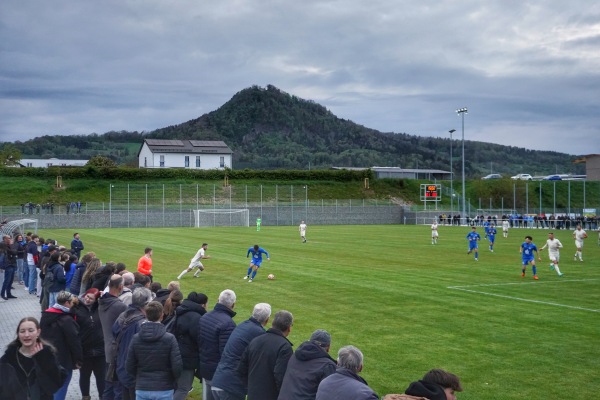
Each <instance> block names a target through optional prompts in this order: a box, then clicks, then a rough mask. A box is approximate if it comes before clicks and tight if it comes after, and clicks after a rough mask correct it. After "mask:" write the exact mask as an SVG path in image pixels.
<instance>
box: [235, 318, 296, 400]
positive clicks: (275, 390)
mask: <svg viewBox="0 0 600 400" xmlns="http://www.w3.org/2000/svg"><path fill="white" fill-rule="evenodd" d="M293 323H294V317H293V316H292V313H290V312H289V311H285V310H282V311H279V312H278V313H277V314H275V318H273V323H272V325H271V329H269V330H268V331H267V333H266V334H264V335H260V336H258V337H257V338H255V339H254V340H252V342H250V344H249V345H248V347H247V348H246V350H245V351H244V354H243V355H242V358H241V360H240V364H239V367H238V371H239V372H240V374H241V376H242V377H243V379H244V380H246V381H247V384H248V400H277V397H278V396H279V390H280V389H281V384H282V382H283V377H284V376H285V371H286V369H287V364H288V362H289V360H290V357H292V354H293V350H292V343H291V342H290V341H289V340H288V339H287V336H288V335H289V334H290V332H291V330H292V325H293Z"/></svg>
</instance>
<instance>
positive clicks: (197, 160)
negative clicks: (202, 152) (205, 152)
mask: <svg viewBox="0 0 600 400" xmlns="http://www.w3.org/2000/svg"><path fill="white" fill-rule="evenodd" d="M196 168H200V156H196Z"/></svg>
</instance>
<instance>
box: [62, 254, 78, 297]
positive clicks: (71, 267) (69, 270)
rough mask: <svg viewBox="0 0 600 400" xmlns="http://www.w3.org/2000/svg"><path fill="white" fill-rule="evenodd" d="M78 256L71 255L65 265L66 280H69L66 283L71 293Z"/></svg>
mask: <svg viewBox="0 0 600 400" xmlns="http://www.w3.org/2000/svg"><path fill="white" fill-rule="evenodd" d="M77 260H78V258H77V256H74V255H73V254H71V256H70V257H69V259H68V260H67V262H66V263H65V265H64V267H65V279H66V280H67V281H66V283H65V287H66V290H68V291H71V282H72V281H73V276H74V275H75V270H76V269H77Z"/></svg>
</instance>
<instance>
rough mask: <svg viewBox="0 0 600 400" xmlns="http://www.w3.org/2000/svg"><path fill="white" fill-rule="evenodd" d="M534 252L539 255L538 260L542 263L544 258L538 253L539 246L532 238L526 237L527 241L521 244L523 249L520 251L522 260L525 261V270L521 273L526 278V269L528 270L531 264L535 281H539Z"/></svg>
mask: <svg viewBox="0 0 600 400" xmlns="http://www.w3.org/2000/svg"><path fill="white" fill-rule="evenodd" d="M534 252H535V254H537V255H538V260H540V261H542V257H540V255H539V253H538V249H537V246H536V245H535V244H534V243H533V238H532V237H531V236H525V241H524V242H523V243H522V244H521V248H520V249H519V253H520V254H521V258H522V260H523V270H522V271H521V276H522V277H525V269H526V268H527V264H531V271H532V272H533V279H535V280H537V279H538V277H537V269H536V267H535V257H534V256H533V253H534Z"/></svg>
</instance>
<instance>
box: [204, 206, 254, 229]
mask: <svg viewBox="0 0 600 400" xmlns="http://www.w3.org/2000/svg"><path fill="white" fill-rule="evenodd" d="M194 217H195V223H196V224H195V226H196V228H199V227H202V226H250V210H248V209H247V208H244V209H214V208H211V209H204V210H194Z"/></svg>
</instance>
